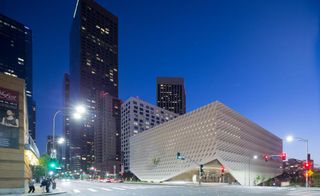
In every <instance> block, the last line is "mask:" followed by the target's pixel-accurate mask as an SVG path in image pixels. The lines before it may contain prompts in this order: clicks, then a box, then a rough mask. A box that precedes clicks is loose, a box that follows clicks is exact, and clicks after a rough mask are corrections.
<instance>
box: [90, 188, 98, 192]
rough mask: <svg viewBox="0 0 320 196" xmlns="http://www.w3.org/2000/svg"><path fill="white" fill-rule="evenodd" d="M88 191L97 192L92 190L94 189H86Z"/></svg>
mask: <svg viewBox="0 0 320 196" xmlns="http://www.w3.org/2000/svg"><path fill="white" fill-rule="evenodd" d="M88 190H89V191H91V192H97V191H96V190H94V189H88Z"/></svg>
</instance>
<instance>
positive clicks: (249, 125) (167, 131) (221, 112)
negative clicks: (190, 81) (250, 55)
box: [130, 102, 282, 185]
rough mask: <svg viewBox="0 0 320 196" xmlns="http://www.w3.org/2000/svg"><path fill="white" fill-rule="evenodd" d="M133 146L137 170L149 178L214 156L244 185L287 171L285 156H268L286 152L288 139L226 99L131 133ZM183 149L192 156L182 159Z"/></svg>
mask: <svg viewBox="0 0 320 196" xmlns="http://www.w3.org/2000/svg"><path fill="white" fill-rule="evenodd" d="M130 149H131V151H130V156H131V159H130V165H131V171H132V172H133V173H134V174H135V175H136V176H137V177H138V178H139V179H141V180H144V181H154V182H159V181H167V180H172V179H174V178H175V177H176V176H179V175H182V174H183V173H186V172H190V171H192V170H197V169H198V168H199V165H200V164H203V165H206V164H208V163H210V162H212V161H214V160H217V161H218V162H220V163H221V164H222V165H223V166H224V168H225V169H226V171H227V172H228V173H229V174H230V175H231V176H233V178H234V179H235V180H236V181H237V182H238V183H240V184H241V185H252V184H254V183H255V179H256V178H257V177H258V176H260V177H262V178H263V179H264V180H267V179H269V178H272V177H275V176H277V175H280V174H281V173H282V169H281V165H282V161H281V160H280V159H279V157H276V156H275V157H274V158H272V159H271V160H269V161H268V162H265V161H264V160H263V158H262V157H263V155H264V154H269V155H280V154H281V153H282V140H281V139H280V138H278V137H277V136H275V135H274V134H272V133H270V132H268V131H267V130H265V129H263V128H262V127H260V126H258V125H257V124H255V123H253V122H251V121H249V120H248V119H246V118H245V117H243V116H241V115H240V114H238V113H237V112H235V111H233V110H231V109H230V108H228V107H227V106H225V105H223V104H222V103H220V102H213V103H211V104H208V105H206V106H204V107H201V108H199V109H197V110H194V111H192V112H189V113H187V114H185V115H182V116H179V117H177V118H176V119H173V120H171V121H168V122H166V123H163V124H161V125H159V126H157V127H154V128H152V129H149V130H147V131H145V132H143V133H140V134H137V135H135V136H133V137H131V138H130ZM177 152H180V153H181V154H182V155H184V156H185V157H186V159H185V160H177V159H176V154H177ZM254 155H257V156H258V159H256V160H255V159H253V156H254ZM189 180H192V179H191V178H190V179H189Z"/></svg>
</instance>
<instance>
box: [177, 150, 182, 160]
mask: <svg viewBox="0 0 320 196" xmlns="http://www.w3.org/2000/svg"><path fill="white" fill-rule="evenodd" d="M180 156H181V155H180V152H177V159H178V160H180Z"/></svg>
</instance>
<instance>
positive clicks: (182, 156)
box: [177, 152, 203, 186]
mask: <svg viewBox="0 0 320 196" xmlns="http://www.w3.org/2000/svg"><path fill="white" fill-rule="evenodd" d="M177 159H178V160H186V159H188V160H190V161H191V162H193V163H194V164H196V165H198V166H199V186H201V179H202V168H203V165H202V164H200V163H198V162H196V161H194V160H192V159H190V158H188V157H186V156H185V155H181V153H180V152H177Z"/></svg>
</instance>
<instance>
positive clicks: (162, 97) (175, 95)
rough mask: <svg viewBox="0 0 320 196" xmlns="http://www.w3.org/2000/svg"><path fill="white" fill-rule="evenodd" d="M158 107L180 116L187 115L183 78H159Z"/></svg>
mask: <svg viewBox="0 0 320 196" xmlns="http://www.w3.org/2000/svg"><path fill="white" fill-rule="evenodd" d="M157 106H159V107H161V108H163V109H166V110H169V111H172V112H174V113H176V114H180V115H181V114H184V113H186V93H185V88H184V80H183V78H172V77H158V78H157Z"/></svg>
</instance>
